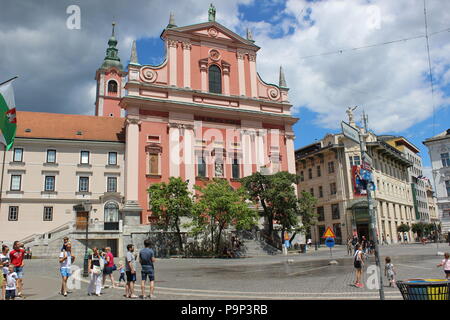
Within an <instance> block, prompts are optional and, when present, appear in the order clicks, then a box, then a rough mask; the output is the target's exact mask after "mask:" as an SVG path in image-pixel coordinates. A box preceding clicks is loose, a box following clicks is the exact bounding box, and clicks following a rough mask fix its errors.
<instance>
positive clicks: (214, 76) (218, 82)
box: [208, 64, 222, 93]
mask: <svg viewBox="0 0 450 320" xmlns="http://www.w3.org/2000/svg"><path fill="white" fill-rule="evenodd" d="M208 74H209V92H211V93H222V74H221V72H220V68H219V67H218V66H216V65H215V64H213V65H212V66H210V67H209V71H208Z"/></svg>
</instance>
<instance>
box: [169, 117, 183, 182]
mask: <svg viewBox="0 0 450 320" xmlns="http://www.w3.org/2000/svg"><path fill="white" fill-rule="evenodd" d="M179 126H180V125H179V124H177V123H169V175H170V176H171V177H179V176H180V162H181V161H180V128H179Z"/></svg>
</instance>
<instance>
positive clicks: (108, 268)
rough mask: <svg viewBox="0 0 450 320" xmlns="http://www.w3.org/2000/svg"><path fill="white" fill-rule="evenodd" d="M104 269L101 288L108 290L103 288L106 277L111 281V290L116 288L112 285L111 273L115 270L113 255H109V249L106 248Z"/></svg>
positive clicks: (112, 277)
mask: <svg viewBox="0 0 450 320" xmlns="http://www.w3.org/2000/svg"><path fill="white" fill-rule="evenodd" d="M104 257H105V268H104V269H103V287H105V288H108V287H107V286H105V282H106V277H109V279H110V280H111V285H112V287H113V288H115V287H116V284H115V283H114V276H113V272H114V271H115V270H117V268H116V265H115V264H114V255H113V254H112V253H111V248H110V247H106V248H105V255H104Z"/></svg>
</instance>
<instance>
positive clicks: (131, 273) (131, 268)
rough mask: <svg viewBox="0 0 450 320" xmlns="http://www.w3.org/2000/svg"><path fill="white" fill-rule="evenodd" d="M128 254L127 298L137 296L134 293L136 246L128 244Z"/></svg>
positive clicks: (126, 261)
mask: <svg viewBox="0 0 450 320" xmlns="http://www.w3.org/2000/svg"><path fill="white" fill-rule="evenodd" d="M127 250H128V251H127V255H126V258H125V270H126V275H127V285H126V287H125V297H126V298H131V299H134V298H137V296H136V295H135V294H134V283H135V282H136V257H135V255H134V253H133V252H134V246H133V245H132V244H129V245H127Z"/></svg>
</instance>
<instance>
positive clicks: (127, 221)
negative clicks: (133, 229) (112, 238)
mask: <svg viewBox="0 0 450 320" xmlns="http://www.w3.org/2000/svg"><path fill="white" fill-rule="evenodd" d="M121 212H122V219H123V225H124V226H125V227H126V226H137V225H140V224H141V216H142V208H141V206H140V205H139V202H137V201H127V202H126V203H125V206H124V207H123V209H122V210H121Z"/></svg>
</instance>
